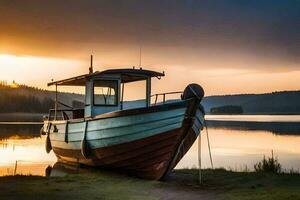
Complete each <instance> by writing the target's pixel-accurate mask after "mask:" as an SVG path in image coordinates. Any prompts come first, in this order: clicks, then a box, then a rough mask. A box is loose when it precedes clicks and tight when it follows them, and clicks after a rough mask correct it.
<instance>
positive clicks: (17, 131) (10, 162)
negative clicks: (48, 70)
mask: <svg viewBox="0 0 300 200" xmlns="http://www.w3.org/2000/svg"><path fill="white" fill-rule="evenodd" d="M40 128H41V126H40V125H39V126H35V125H1V126H0V175H1V176H3V175H13V174H31V175H45V168H46V167H47V166H48V165H52V164H53V163H54V162H55V161H56V157H55V155H54V154H53V153H52V152H51V153H50V154H46V153H45V147H44V146H45V138H44V137H42V138H41V137H40V136H39V130H40Z"/></svg>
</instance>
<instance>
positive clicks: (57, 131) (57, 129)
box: [41, 68, 204, 180]
mask: <svg viewBox="0 0 300 200" xmlns="http://www.w3.org/2000/svg"><path fill="white" fill-rule="evenodd" d="M164 76H165V73H164V72H163V73H161V72H156V71H151V70H145V69H142V68H138V69H137V68H121V69H109V70H104V71H96V72H93V70H92V69H90V72H89V73H87V74H84V75H80V76H76V77H72V78H68V79H64V80H59V81H52V82H50V83H48V86H55V88H56V90H55V91H56V97H55V106H54V109H50V111H49V114H48V115H47V116H45V117H44V125H43V127H42V129H41V132H42V134H44V135H46V136H45V137H46V151H47V153H49V152H50V151H51V150H53V152H54V153H55V155H56V157H57V159H58V161H59V162H62V163H77V164H80V165H87V166H95V167H99V168H103V169H114V170H118V171H122V172H125V173H127V174H129V175H133V176H137V177H141V178H145V179H152V180H161V179H163V178H164V177H165V176H167V175H168V174H169V173H170V172H171V171H172V170H173V169H174V167H175V166H176V164H177V163H178V162H179V161H180V160H181V158H182V157H183V156H184V155H185V154H186V152H187V151H188V150H189V149H190V147H191V146H192V144H193V143H194V141H195V140H196V138H197V136H198V135H199V134H200V131H201V130H202V129H203V124H204V110H203V107H202V106H201V100H202V98H203V96H204V91H203V89H202V87H201V86H200V85H198V84H189V85H188V86H187V87H186V88H185V90H184V91H183V92H168V93H161V94H151V80H152V79H153V78H158V79H161V78H162V77H164ZM137 81H145V85H146V87H145V88H146V89H145V90H146V91H143V92H145V93H146V94H145V96H146V98H145V100H143V101H142V102H143V103H144V105H143V106H140V107H135V108H133V107H130V106H127V105H126V104H128V102H127V101H124V92H126V91H124V85H126V84H128V83H133V82H137ZM59 86H74V87H78V86H84V88H85V94H84V102H83V103H81V104H80V105H81V106H78V103H77V106H70V105H66V103H63V102H60V101H59V100H58V97H57V96H58V95H57V94H58V92H57V91H58V90H57V88H58V87H59ZM171 94H172V95H178V96H179V98H178V99H177V100H167V96H168V95H171ZM158 99H162V100H161V101H158Z"/></svg>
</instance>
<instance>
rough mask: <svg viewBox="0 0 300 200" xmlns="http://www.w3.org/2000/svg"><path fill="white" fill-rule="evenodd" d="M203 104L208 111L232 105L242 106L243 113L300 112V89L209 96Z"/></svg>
mask: <svg viewBox="0 0 300 200" xmlns="http://www.w3.org/2000/svg"><path fill="white" fill-rule="evenodd" d="M202 104H203V106H204V108H205V110H206V112H207V113H209V111H210V109H211V108H214V107H221V106H228V105H232V106H241V107H242V108H243V114H300V91H282V92H272V93H266V94H238V95H223V96H208V97H205V98H204V99H203V102H202Z"/></svg>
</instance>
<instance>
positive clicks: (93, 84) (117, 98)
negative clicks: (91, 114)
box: [92, 79, 119, 107]
mask: <svg viewBox="0 0 300 200" xmlns="http://www.w3.org/2000/svg"><path fill="white" fill-rule="evenodd" d="M95 81H113V82H116V84H117V87H116V90H115V97H116V98H115V103H114V104H96V103H95ZM96 87H97V86H96ZM92 98H93V106H108V107H116V106H119V80H118V79H94V80H93V81H92Z"/></svg>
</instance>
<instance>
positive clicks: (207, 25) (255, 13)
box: [0, 0, 300, 71]
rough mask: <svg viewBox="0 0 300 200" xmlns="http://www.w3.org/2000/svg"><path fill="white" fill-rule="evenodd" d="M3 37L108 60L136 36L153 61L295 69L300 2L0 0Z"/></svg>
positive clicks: (34, 50)
mask: <svg viewBox="0 0 300 200" xmlns="http://www.w3.org/2000/svg"><path fill="white" fill-rule="evenodd" d="M0 42H1V43H0V51H10V52H13V53H22V54H42V55H49V56H56V57H59V56H67V57H76V58H83V57H84V56H86V55H87V54H89V53H90V52H91V51H94V52H96V54H97V55H99V56H100V57H101V59H102V62H103V63H105V64H111V65H117V64H123V63H133V62H134V61H135V60H136V58H137V54H138V46H139V45H140V44H141V45H142V46H143V55H144V59H145V62H147V63H149V64H154V65H155V64H159V63H161V64H166V65H185V66H190V67H194V68H197V67H202V68H205V67H213V66H214V67H225V68H251V67H254V68H256V70H270V69H271V70H275V71H277V70H281V71H285V70H295V69H299V68H300V65H299V61H300V2H298V1H292V0H286V1H284V0H240V1H234V0H226V1H225V0H223V1H222V0H219V1H217V0H207V1H197V0H187V1H179V0H177V1H167V0H151V1H147V0H127V1H125V0H119V1H112V0H105V1H104V0H102V1H99V0H64V1H59V0H51V1H40V0H23V1H17V0H2V1H1V2H0ZM113 58H115V59H114V60H113ZM112 60H113V61H112ZM205 64H207V65H205Z"/></svg>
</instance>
